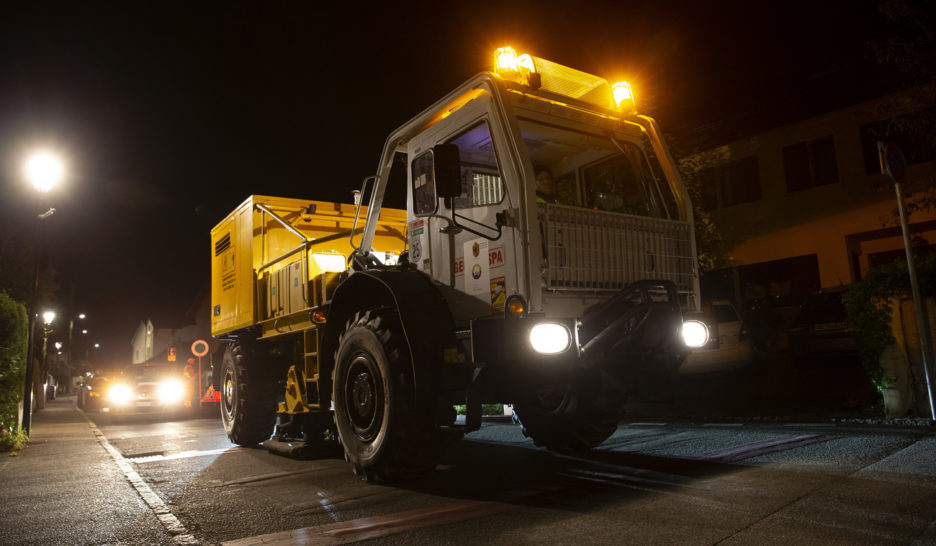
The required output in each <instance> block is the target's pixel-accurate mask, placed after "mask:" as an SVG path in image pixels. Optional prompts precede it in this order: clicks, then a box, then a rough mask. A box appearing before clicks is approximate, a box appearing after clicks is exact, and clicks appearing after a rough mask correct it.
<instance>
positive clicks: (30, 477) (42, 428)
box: [0, 397, 171, 544]
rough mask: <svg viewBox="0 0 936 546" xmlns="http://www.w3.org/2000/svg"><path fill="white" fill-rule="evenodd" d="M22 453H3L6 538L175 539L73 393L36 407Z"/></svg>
mask: <svg viewBox="0 0 936 546" xmlns="http://www.w3.org/2000/svg"><path fill="white" fill-rule="evenodd" d="M16 453H17V454H16V455H15V456H11V455H10V454H8V453H0V506H2V507H3V518H0V544H104V543H110V544H113V543H131V544H167V543H171V538H170V536H169V535H168V534H167V533H166V532H165V530H164V529H163V527H162V526H161V525H160V523H159V521H158V520H157V519H156V517H155V516H154V515H153V513H152V512H151V511H150V510H149V508H148V507H147V506H146V504H145V503H144V502H143V500H142V499H141V498H140V496H139V495H138V494H137V492H136V491H135V490H134V489H133V487H132V486H131V485H130V484H129V483H128V482H127V479H126V478H125V476H124V475H123V473H122V472H121V471H120V469H119V468H118V467H117V465H116V464H115V463H114V461H113V459H112V458H111V457H110V455H109V454H108V453H107V452H106V450H105V449H104V447H103V446H102V445H101V444H100V443H99V442H98V440H97V438H96V437H95V435H94V433H93V431H92V428H91V425H90V424H89V422H88V421H87V420H86V419H85V417H84V414H83V413H82V412H81V411H79V410H78V408H77V407H76V406H75V398H74V397H61V398H58V399H56V400H51V401H48V402H47V403H46V407H45V408H44V409H43V410H41V411H39V412H36V413H34V414H33V422H32V435H31V437H30V442H29V445H28V446H27V447H26V448H25V449H23V450H21V451H19V452H16Z"/></svg>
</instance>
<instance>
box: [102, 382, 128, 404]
mask: <svg viewBox="0 0 936 546" xmlns="http://www.w3.org/2000/svg"><path fill="white" fill-rule="evenodd" d="M131 398H133V391H131V390H130V387H128V386H126V385H114V386H113V387H111V388H110V390H109V391H107V399H108V400H110V401H111V402H113V403H115V404H126V403H127V402H129V401H130V399H131Z"/></svg>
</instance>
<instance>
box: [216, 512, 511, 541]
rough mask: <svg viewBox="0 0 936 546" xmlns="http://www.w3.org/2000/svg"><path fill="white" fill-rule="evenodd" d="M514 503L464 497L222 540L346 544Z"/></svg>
mask: <svg viewBox="0 0 936 546" xmlns="http://www.w3.org/2000/svg"><path fill="white" fill-rule="evenodd" d="M514 508H517V506H515V505H512V504H504V503H500V502H488V501H463V502H458V503H454V504H447V505H445V506H439V507H436V508H422V509H418V510H408V511H406V512H399V513H396V514H390V515H386V516H375V517H370V518H360V519H354V520H351V521H344V522H341V523H329V524H326V525H319V526H318V527H306V528H304V529H295V530H292V531H283V532H280V533H270V534H268V535H259V536H255V537H248V538H241V539H238V540H232V541H230V542H224V543H223V544H225V545H228V546H252V545H255V544H263V545H271V544H272V545H282V546H285V545H291V544H348V543H351V542H359V541H362V540H372V539H375V538H381V537H385V536H389V535H395V534H397V533H402V532H404V531H408V530H410V529H419V528H423V527H431V526H435V525H444V524H449V523H455V522H458V521H463V520H466V519H472V518H478V517H482V516H489V515H493V514H498V513H500V512H506V511H508V510H513V509H514Z"/></svg>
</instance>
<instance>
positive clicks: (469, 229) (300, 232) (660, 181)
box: [211, 47, 708, 481]
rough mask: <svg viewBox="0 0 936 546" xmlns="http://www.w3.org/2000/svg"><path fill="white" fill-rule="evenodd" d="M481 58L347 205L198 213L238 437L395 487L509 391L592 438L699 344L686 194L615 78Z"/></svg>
mask: <svg viewBox="0 0 936 546" xmlns="http://www.w3.org/2000/svg"><path fill="white" fill-rule="evenodd" d="M493 64H494V67H493V69H492V70H491V71H485V72H481V73H479V74H477V75H476V76H474V77H473V78H471V79H469V80H468V81H466V82H465V83H464V84H462V85H461V86H459V87H458V88H457V89H455V90H454V91H452V92H451V93H449V94H448V95H446V96H444V97H443V98H441V99H440V100H438V101H437V102H436V103H435V104H433V105H432V106H430V107H429V108H427V109H425V110H424V111H422V112H421V113H419V114H418V115H416V116H415V117H413V118H412V119H411V120H410V121H408V122H407V123H405V124H404V125H402V126H401V127H399V128H398V129H396V130H395V131H394V132H393V133H392V134H390V135H389V137H388V138H387V139H386V143H385V145H384V147H383V150H382V153H381V155H380V160H379V164H378V167H377V172H376V174H375V175H373V176H369V177H367V178H366V179H365V180H364V182H363V184H362V186H361V189H360V190H358V191H355V192H354V193H355V203H354V204H341V203H328V202H320V201H307V200H298V199H284V198H276V197H267V196H259V195H254V196H251V197H249V198H248V199H247V200H246V201H245V202H244V203H243V204H241V205H240V206H239V207H237V208H236V209H235V210H234V211H233V212H232V213H231V214H230V215H229V216H228V217H227V218H225V219H224V220H223V221H222V222H221V223H219V224H218V225H217V226H216V227H215V228H214V229H213V230H212V232H211V240H212V249H211V251H212V256H213V257H212V295H211V298H212V300H211V305H212V313H211V314H212V321H211V327H212V335H213V336H215V337H216V338H217V339H219V340H221V341H222V342H223V343H222V345H223V354H220V355H219V357H220V358H219V361H220V366H216V368H215V371H214V385H215V388H216V389H218V391H219V392H220V398H221V401H220V407H221V419H222V421H223V423H224V427H225V430H226V432H227V435H228V437H229V438H230V440H231V441H232V442H234V443H237V444H241V445H251V444H257V443H260V442H263V443H264V445H265V446H267V447H269V448H270V449H273V450H274V451H278V452H281V453H287V454H292V455H294V456H308V457H314V456H317V455H318V454H322V453H326V452H328V451H329V450H330V449H333V448H334V446H336V445H337V446H339V447H338V449H339V450H340V452H343V455H344V457H345V459H346V460H347V461H348V462H349V463H351V466H352V469H353V471H354V472H355V473H356V474H358V475H362V476H365V477H366V478H367V479H368V480H372V481H390V480H400V479H406V478H407V477H410V476H415V475H419V474H422V473H425V472H428V471H431V470H432V469H433V468H434V467H435V466H436V465H437V463H438V462H439V460H440V457H441V454H442V452H443V450H444V449H445V448H446V447H447V446H448V445H449V444H450V443H452V442H454V441H456V440H457V439H458V438H460V437H461V435H462V434H464V433H465V432H468V431H472V430H477V429H478V428H479V427H480V426H481V406H482V404H491V403H494V404H497V403H509V404H513V408H514V412H515V415H516V416H517V417H518V419H519V421H520V422H521V424H522V431H523V434H525V435H527V436H528V437H530V438H532V439H533V441H534V442H535V443H536V444H537V445H540V446H545V447H546V448H548V449H550V450H554V451H558V452H567V453H568V452H577V451H581V450H588V449H591V448H593V447H595V446H597V445H599V444H601V443H602V442H603V441H604V440H606V439H607V438H608V437H609V436H610V435H611V434H612V433H613V432H614V431H615V430H616V427H617V424H618V422H619V421H620V419H621V418H622V415H623V409H624V402H625V400H627V398H628V397H634V396H636V397H642V396H644V395H647V394H648V393H654V392H662V393H665V392H666V390H667V388H669V386H671V381H672V379H673V377H675V376H676V375H677V374H676V372H677V370H678V367H679V365H680V363H681V362H682V360H683V359H684V358H685V356H686V354H688V351H689V350H690V348H692V347H700V346H703V345H705V344H706V342H707V341H708V331H707V328H706V325H705V323H704V322H703V321H700V320H698V319H697V318H696V315H695V313H697V312H698V310H699V306H700V297H699V279H698V272H697V258H696V252H695V235H694V231H693V221H692V207H691V203H690V201H689V195H688V193H687V191H686V188H685V186H684V185H683V183H682V182H681V179H680V176H679V173H678V171H677V168H676V165H675V162H674V160H673V157H672V155H671V153H670V151H669V150H668V148H667V146H666V144H665V143H664V140H663V137H662V135H661V132H660V130H659V128H658V126H657V124H656V122H655V121H654V120H653V119H651V118H650V117H648V116H645V115H642V114H639V113H638V112H637V109H636V105H635V104H636V103H635V101H634V95H633V91H632V89H631V87H630V85H629V84H627V83H626V82H617V83H614V84H612V83H610V82H609V81H608V80H607V79H605V78H602V77H599V76H595V75H592V74H588V73H586V72H582V71H580V70H577V69H574V68H570V67H567V66H563V65H561V64H559V63H555V62H552V61H548V60H546V59H542V58H539V57H535V56H532V55H529V54H517V52H516V51H515V50H514V49H512V48H509V47H506V48H500V49H498V50H497V51H496V52H495V54H494V63H493ZM538 178H540V179H541V181H542V182H544V184H542V186H543V187H542V188H539V189H538V185H537V182H538V180H537V179H538ZM404 186H405V189H406V209H405V210H402V209H395V208H390V207H389V206H384V205H385V200H386V197H387V196H388V188H396V189H400V188H402V187H404ZM455 405H463V406H465V416H464V419H458V418H457V416H456V412H455V410H454V406H455Z"/></svg>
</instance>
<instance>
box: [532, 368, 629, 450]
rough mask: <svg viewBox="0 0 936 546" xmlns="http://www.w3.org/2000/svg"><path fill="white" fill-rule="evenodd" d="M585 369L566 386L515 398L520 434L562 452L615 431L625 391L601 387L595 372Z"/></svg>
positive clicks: (588, 445)
mask: <svg viewBox="0 0 936 546" xmlns="http://www.w3.org/2000/svg"><path fill="white" fill-rule="evenodd" d="M587 373H588V377H585V378H581V377H580V378H579V381H578V382H577V384H575V385H571V386H569V387H568V388H566V389H558V390H545V391H540V392H538V393H531V394H529V395H528V396H526V397H524V398H523V400H522V401H518V402H517V403H516V404H515V406H514V410H515V411H516V414H517V417H518V418H519V420H520V423H521V424H522V425H523V434H524V435H525V436H528V437H530V438H532V439H533V443H535V444H536V445H538V446H542V447H545V448H547V449H549V450H551V451H558V452H562V453H574V452H577V451H584V450H588V449H591V448H593V447H595V446H597V445H599V444H601V442H604V441H605V440H606V439H608V437H609V436H611V435H612V434H614V431H615V430H617V424H618V421H620V420H621V417H622V416H623V414H624V394H623V393H622V392H620V391H617V390H612V391H608V390H602V388H601V386H600V384H599V382H598V378H597V374H594V375H592V373H591V372H587Z"/></svg>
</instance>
